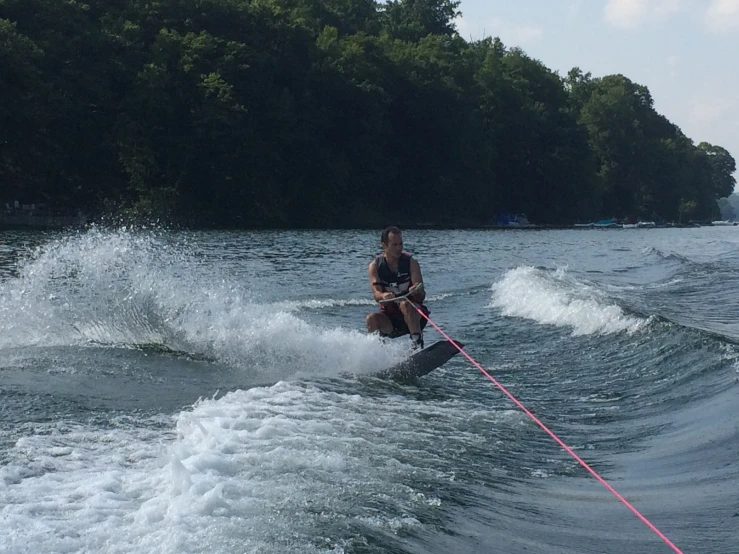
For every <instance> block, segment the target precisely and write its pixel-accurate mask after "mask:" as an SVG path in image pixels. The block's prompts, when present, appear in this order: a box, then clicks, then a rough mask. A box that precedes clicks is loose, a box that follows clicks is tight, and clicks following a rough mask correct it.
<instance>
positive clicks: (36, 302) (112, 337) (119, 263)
mask: <svg viewBox="0 0 739 554" xmlns="http://www.w3.org/2000/svg"><path fill="white" fill-rule="evenodd" d="M19 273H20V274H19V276H18V277H17V278H13V279H9V280H8V281H6V282H3V283H2V284H0V348H3V347H18V346H66V345H87V344H90V343H94V344H102V345H110V346H134V347H149V346H156V347H162V348H164V349H169V350H174V351H178V352H185V353H189V354H194V355H205V356H206V357H209V358H212V359H216V360H219V361H222V362H226V363H228V364H229V365H232V366H235V367H239V368H243V369H245V370H248V371H250V372H252V373H254V372H257V373H262V374H264V375H265V379H268V380H273V381H277V380H279V379H283V378H287V377H289V376H293V375H306V374H309V375H315V374H322V375H337V374H339V373H341V372H357V373H359V372H371V371H376V370H379V369H383V368H385V367H388V366H389V365H391V364H392V363H394V362H396V361H398V360H399V359H400V358H401V357H402V356H403V355H404V354H405V353H406V352H405V350H407V348H408V346H409V345H408V344H401V343H400V342H398V343H397V344H392V345H384V344H382V343H381V342H380V341H379V340H378V338H377V337H371V336H367V335H366V334H365V333H364V332H360V331H358V330H354V329H341V328H319V327H316V326H312V325H309V324H308V323H306V322H305V321H303V320H302V319H300V318H299V317H298V315H297V314H294V313H291V311H293V310H294V307H293V308H291V309H290V310H282V309H280V308H279V306H276V305H270V304H264V303H261V304H260V303H259V302H258V301H256V300H255V299H254V298H253V295H252V293H251V292H250V290H249V287H248V283H244V282H243V281H242V280H240V279H237V278H235V277H234V276H232V275H229V274H228V273H224V274H221V273H219V269H218V267H212V266H203V265H202V264H200V263H199V262H198V258H197V256H195V255H194V254H192V253H191V252H190V249H189V247H188V245H187V244H186V243H182V244H172V243H171V240H167V239H166V238H162V237H159V236H158V235H157V234H156V233H154V232H151V231H146V232H133V231H130V230H125V229H121V230H117V231H103V230H92V231H89V232H86V233H83V234H79V235H72V236H69V237H65V238H63V239H60V240H56V241H52V242H50V243H49V244H46V245H45V246H43V247H42V248H40V249H39V250H38V251H37V252H35V253H34V254H33V255H32V256H31V257H30V258H28V259H27V260H25V261H24V262H23V263H22V265H21V267H20V272H19ZM311 302H312V301H308V304H307V306H310V305H312V304H311ZM317 302H318V304H316V305H320V302H321V301H317ZM347 302H349V303H351V301H347ZM363 303H364V302H359V301H357V304H363ZM337 305H342V304H341V302H339V303H338V304H337ZM296 306H298V307H300V306H301V304H299V303H298V304H296ZM360 325H361V322H360Z"/></svg>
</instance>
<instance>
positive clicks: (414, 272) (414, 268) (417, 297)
mask: <svg viewBox="0 0 739 554" xmlns="http://www.w3.org/2000/svg"><path fill="white" fill-rule="evenodd" d="M411 283H413V284H414V285H417V284H418V283H423V277H421V266H420V265H419V264H418V262H417V261H416V260H415V259H414V258H411ZM410 298H411V300H413V301H414V302H417V303H418V304H422V303H423V301H424V300H425V299H426V287H424V288H422V289H421V290H419V291H417V292H414V293H413V294H411V296H410Z"/></svg>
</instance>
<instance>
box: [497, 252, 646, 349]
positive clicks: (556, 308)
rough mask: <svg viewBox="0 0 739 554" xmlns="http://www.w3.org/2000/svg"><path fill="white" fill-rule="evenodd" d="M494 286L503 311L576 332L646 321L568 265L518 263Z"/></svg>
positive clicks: (617, 328)
mask: <svg viewBox="0 0 739 554" xmlns="http://www.w3.org/2000/svg"><path fill="white" fill-rule="evenodd" d="M492 290H493V301H492V306H494V307H497V308H500V309H501V311H502V313H503V315H506V316H509V317H521V318H525V319H530V320H532V321H536V322H537V323H541V324H547V325H556V326H560V327H570V328H572V333H573V335H596V334H600V335H604V334H611V333H618V332H622V331H627V332H635V331H637V330H638V329H640V328H641V327H643V326H644V324H645V323H646V321H645V320H643V319H640V318H637V317H632V316H628V315H626V314H624V312H623V310H622V309H621V308H620V307H619V306H618V305H617V304H615V303H613V301H611V300H608V299H607V298H605V297H604V296H603V295H602V294H601V293H600V292H599V291H597V290H596V289H594V288H593V287H592V286H590V285H587V284H585V283H583V282H580V281H578V280H577V279H574V278H573V277H571V276H570V275H569V274H568V273H567V271H566V270H564V269H559V270H557V271H555V272H550V271H546V270H543V269H537V268H534V267H528V266H525V267H518V268H516V269H512V270H509V271H508V272H507V273H506V274H505V275H504V276H503V279H501V280H500V281H499V282H497V283H495V284H494V285H493V287H492Z"/></svg>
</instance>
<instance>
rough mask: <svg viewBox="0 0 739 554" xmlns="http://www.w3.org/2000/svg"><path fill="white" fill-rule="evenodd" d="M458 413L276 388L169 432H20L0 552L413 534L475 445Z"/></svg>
mask: <svg viewBox="0 0 739 554" xmlns="http://www.w3.org/2000/svg"><path fill="white" fill-rule="evenodd" d="M470 409H477V408H476V407H474V406H469V405H466V404H464V403H462V402H461V401H457V400H450V401H447V402H443V403H429V402H425V401H414V400H413V399H411V398H408V397H405V396H403V397H401V396H398V397H394V396H392V395H390V396H385V397H383V398H382V399H381V400H378V399H376V398H373V397H369V398H368V397H362V396H359V395H356V394H348V393H339V392H327V391H321V390H319V389H316V388H313V387H308V386H301V385H297V384H290V383H278V384H277V385H275V386H273V387H269V388H256V389H251V390H249V391H238V392H233V393H230V394H228V395H226V396H224V397H222V398H219V399H217V400H205V401H201V402H199V403H198V404H196V405H195V406H194V407H193V409H192V410H191V411H186V412H182V413H181V414H179V415H178V416H177V417H176V420H175V427H174V428H172V426H171V422H170V421H168V420H167V419H163V418H162V419H152V420H143V421H134V420H133V419H132V418H121V419H118V420H112V421H111V423H112V427H111V428H109V429H106V430H100V429H96V428H94V427H93V426H91V425H81V424H74V423H65V422H54V423H49V424H28V425H27V426H26V427H25V428H24V429H23V432H22V433H21V434H22V437H21V438H20V439H19V440H17V442H16V444H15V447H14V448H11V449H9V451H8V456H9V458H10V459H9V460H6V461H7V463H5V464H4V465H3V467H2V468H0V498H2V502H0V522H1V523H0V527H1V528H0V532H1V533H2V536H3V539H2V543H1V545H2V546H0V550H3V551H7V552H13V553H16V552H109V553H124V552H125V553H129V552H131V553H133V552H136V553H140V552H146V553H148V552H152V553H153V552H157V553H160V552H163V553H169V552H172V553H174V552H177V553H182V554H189V553H194V552H206V551H207V552H213V553H216V554H219V553H228V552H234V551H235V550H238V551H239V552H305V553H308V554H311V553H319V552H323V553H327V552H331V551H337V550H336V549H337V548H345V547H346V546H347V545H351V541H352V540H354V539H355V538H356V537H357V531H358V530H360V532H361V529H363V528H365V529H367V531H366V533H367V534H370V533H371V532H372V531H371V530H372V529H374V528H379V529H380V530H381V531H383V532H386V533H390V534H392V533H397V532H399V531H402V530H406V529H409V528H413V527H420V526H422V525H423V524H422V523H421V521H422V518H421V516H420V515H419V514H422V513H427V512H428V510H440V509H443V508H444V500H443V487H444V486H451V484H453V483H454V473H453V472H454V470H455V469H457V468H456V467H455V466H454V465H452V466H450V465H449V461H448V458H449V453H448V452H447V450H450V451H453V452H459V451H464V450H465V449H469V448H479V447H480V446H481V445H483V444H485V442H486V440H487V437H485V436H482V435H480V434H477V433H476V432H473V431H472V430H470V429H469V419H468V415H469V411H470ZM496 419H497V416H496V414H495V413H494V412H490V413H489V417H488V419H487V421H479V422H478V427H477V429H478V430H480V429H485V430H487V429H494V428H497V427H499V425H496ZM478 432H479V431H478ZM378 508H380V509H378ZM360 540H361V537H360Z"/></svg>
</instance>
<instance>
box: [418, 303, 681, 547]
mask: <svg viewBox="0 0 739 554" xmlns="http://www.w3.org/2000/svg"><path fill="white" fill-rule="evenodd" d="M408 301H409V302H411V304H412V305H413V307H414V308H415V309H416V311H417V312H418V313H419V314H421V316H422V317H423V318H425V319H426V321H428V322H429V323H430V324H431V325H432V326H433V327H434V329H436V330H437V331H439V333H441V336H443V337H444V338H445V339H446V340H448V341H449V342H450V343H452V345H454V347H455V348H456V349H457V350H459V351H460V352H461V354H462V355H463V356H464V357H465V358H467V359H468V360H469V361H470V363H471V364H472V365H474V366H475V367H476V368H477V369H479V370H480V371H481V372H482V373H483V375H485V377H487V378H488V379H490V381H491V382H492V383H493V384H494V385H495V386H496V387H498V388H499V389H500V390H501V391H503V394H505V395H506V396H507V397H508V398H510V399H511V400H512V401H513V403H514V404H515V405H516V406H518V407H519V408H520V409H521V410H523V412H524V413H525V414H526V415H527V416H529V417H530V418H531V419H532V421H533V422H534V423H536V424H537V425H538V426H539V427H541V428H542V429H544V431H545V432H546V433H547V434H548V435H549V436H550V437H552V439H554V441H555V442H556V443H557V444H558V445H560V446H561V447H562V448H563V449H564V450H565V452H567V453H568V454H569V455H570V456H572V457H573V458H575V460H577V462H578V463H579V464H580V465H581V466H582V467H584V468H585V469H586V470H587V471H588V472H589V473H590V474H591V475H592V476H593V477H595V478H596V479H597V480H598V481H599V482H600V484H601V485H603V486H604V487H605V488H606V489H608V490H609V491H610V492H611V493H612V494H613V495H614V496H615V497H616V498H618V499H619V500H620V501H621V502H622V503H623V504H624V505H625V506H626V507H627V508H628V509H629V510H631V511H632V512H633V513H634V515H635V516H636V517H638V518H639V519H640V520H641V521H642V522H643V523H644V524H645V525H646V526H647V527H649V528H650V529H651V530H652V531H653V532H654V533H655V534H656V535H657V536H658V537H659V538H660V539H662V540H663V541H665V543H666V544H667V545H668V546H669V547H670V548H672V550H674V551H675V552H677V553H678V554H683V552H682V550H680V549H679V548H678V547H677V546H675V545H674V544H673V543H672V541H670V539H668V538H667V537H666V536H665V535H664V534H663V533H662V532H661V531H660V530H659V529H657V527H656V526H654V525H653V524H652V523H651V522H650V521H649V520H648V519H647V518H646V517H644V516H643V515H642V514H641V513H640V512H639V510H637V509H636V508H634V506H632V505H631V503H630V502H629V501H628V500H626V499H625V498H624V497H623V496H621V495H620V494H619V493H618V492H617V491H616V489H614V488H613V487H612V486H611V485H609V484H608V483H607V482H606V480H605V479H603V477H601V476H600V475H598V473H597V472H596V471H595V470H594V469H593V468H592V467H590V466H589V465H588V464H587V463H586V462H585V461H584V460H583V459H582V458H581V457H580V456H578V455H577V454H575V451H574V450H572V448H570V447H569V446H567V445H566V444H565V443H564V441H562V440H561V439H560V438H559V437H558V436H557V435H555V434H554V433H553V432H552V431H551V430H550V429H549V428H548V427H547V426H546V425H544V424H543V423H542V422H541V421H539V419H538V418H537V417H536V416H535V415H534V414H532V413H531V412H530V411H529V410H528V409H527V408H526V406H524V405H523V404H522V403H521V402H519V401H518V399H517V398H516V397H515V396H513V395H512V394H511V393H510V392H508V390H507V389H506V388H505V387H504V386H503V385H501V384H500V383H499V382H498V381H497V380H496V379H495V378H494V377H493V376H492V375H490V373H488V372H487V371H486V370H485V368H483V367H482V366H481V365H480V364H479V363H477V362H476V361H475V360H474V359H473V358H472V356H470V355H469V354H467V352H465V351H464V349H463V348H461V347H460V346H459V345H458V344H457V343H456V342H454V341H453V340H452V339H451V337H450V336H449V335H447V334H446V333H445V332H444V331H442V329H441V328H440V327H439V326H438V325H437V324H436V323H434V322H433V321H432V320H431V318H430V317H429V316H428V315H426V314H425V313H423V310H421V309H420V308H419V307H418V306H417V305H416V304H415V303H413V302H412V301H411V300H408Z"/></svg>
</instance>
